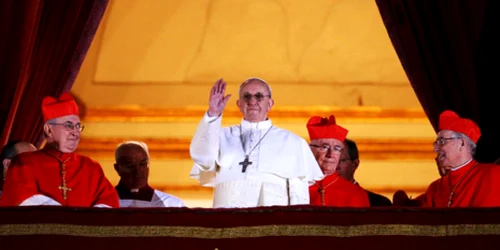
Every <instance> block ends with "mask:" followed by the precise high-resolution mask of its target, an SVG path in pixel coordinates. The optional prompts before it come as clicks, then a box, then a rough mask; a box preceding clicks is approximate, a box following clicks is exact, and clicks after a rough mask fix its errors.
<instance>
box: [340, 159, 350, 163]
mask: <svg viewBox="0 0 500 250" xmlns="http://www.w3.org/2000/svg"><path fill="white" fill-rule="evenodd" d="M346 161H352V159H340V161H339V162H346Z"/></svg>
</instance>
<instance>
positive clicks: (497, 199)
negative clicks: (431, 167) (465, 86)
mask: <svg viewBox="0 0 500 250" xmlns="http://www.w3.org/2000/svg"><path fill="white" fill-rule="evenodd" d="M480 136H481V130H480V129H479V126H478V125H477V124H476V123H475V122H474V121H472V120H470V119H466V118H461V117H460V116H458V115H457V114H456V113H455V112H453V111H450V110H446V111H444V112H443V113H441V115H440V116H439V132H438V134H437V138H436V141H435V142H434V151H435V152H436V153H437V157H436V162H437V165H438V167H439V168H441V170H442V171H440V172H441V173H443V174H442V176H441V178H439V179H438V180H436V181H434V182H433V183H431V185H430V186H429V187H428V189H427V191H426V192H425V193H424V194H422V195H420V196H418V197H417V199H415V200H411V201H410V200H407V199H406V197H405V196H404V194H403V193H402V192H399V193H398V195H397V197H398V200H399V202H398V203H401V204H411V205H417V206H423V207H497V206H500V195H498V190H500V181H498V180H500V166H498V165H496V164H494V163H480V162H478V161H476V160H475V159H474V154H475V151H476V143H477V141H478V140H479V137H480ZM395 197H396V195H395Z"/></svg>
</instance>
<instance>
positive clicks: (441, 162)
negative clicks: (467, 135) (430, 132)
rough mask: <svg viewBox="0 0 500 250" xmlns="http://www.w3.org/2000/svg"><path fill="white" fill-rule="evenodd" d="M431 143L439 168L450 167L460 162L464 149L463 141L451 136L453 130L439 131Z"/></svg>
mask: <svg viewBox="0 0 500 250" xmlns="http://www.w3.org/2000/svg"><path fill="white" fill-rule="evenodd" d="M433 145H434V152H436V153H437V156H436V163H437V165H438V166H439V167H440V168H444V169H451V168H453V167H456V166H458V165H459V164H462V162H460V157H461V155H462V154H463V153H464V150H465V141H464V139H462V138H460V137H456V136H453V131H451V130H441V131H439V133H438V134H437V137H436V141H435V142H434V143H433Z"/></svg>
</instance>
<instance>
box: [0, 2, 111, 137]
mask: <svg viewBox="0 0 500 250" xmlns="http://www.w3.org/2000/svg"><path fill="white" fill-rule="evenodd" d="M108 1H109V0H72V1H49V0H45V1H44V0H4V1H1V3H0V9H1V16H0V34H1V36H0V37H1V38H0V82H1V87H0V88H1V91H0V93H1V94H0V131H1V132H2V134H1V139H0V146H3V145H5V143H6V142H7V141H8V140H26V141H29V142H32V143H35V144H38V145H39V144H40V143H41V140H40V138H41V137H40V135H41V131H42V125H43V124H42V121H43V120H42V113H41V101H42V99H43V97H44V96H46V95H52V96H59V95H60V94H61V93H62V92H65V91H69V90H70V89H71V87H72V85H73V82H74V80H75V78H76V75H77V74H78V72H79V70H80V66H81V64H82V62H83V59H84V57H85V54H86V53H87V51H88V48H89V46H90V43H91V41H92V39H93V37H94V35H95V32H96V31H97V27H98V26H99V23H100V21H101V19H102V16H103V15H104V11H105V9H106V7H107V5H108Z"/></svg>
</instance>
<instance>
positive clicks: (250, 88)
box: [236, 80, 274, 122]
mask: <svg viewBox="0 0 500 250" xmlns="http://www.w3.org/2000/svg"><path fill="white" fill-rule="evenodd" d="M236 105H238V108H239V109H240V112H241V113H242V114H243V117H244V119H245V120H247V121H249V122H260V121H265V120H266V119H267V113H268V112H269V111H270V110H271V107H272V106H273V105H274V101H273V99H271V93H270V89H269V88H268V87H267V86H266V84H264V83H263V82H261V81H259V80H250V81H249V82H248V83H243V85H242V86H241V89H240V97H239V99H238V101H236Z"/></svg>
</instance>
